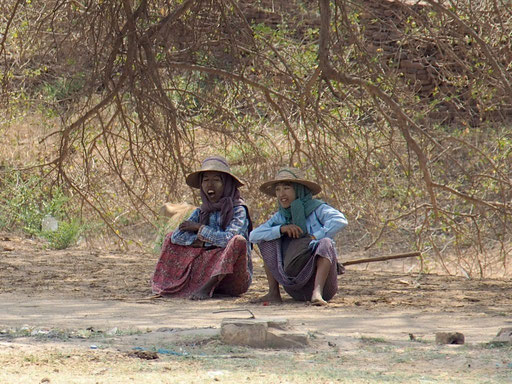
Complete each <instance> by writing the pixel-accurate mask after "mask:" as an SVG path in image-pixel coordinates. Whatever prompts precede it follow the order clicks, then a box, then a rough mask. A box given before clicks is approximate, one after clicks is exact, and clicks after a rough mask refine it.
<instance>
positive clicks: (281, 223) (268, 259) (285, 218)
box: [249, 167, 347, 305]
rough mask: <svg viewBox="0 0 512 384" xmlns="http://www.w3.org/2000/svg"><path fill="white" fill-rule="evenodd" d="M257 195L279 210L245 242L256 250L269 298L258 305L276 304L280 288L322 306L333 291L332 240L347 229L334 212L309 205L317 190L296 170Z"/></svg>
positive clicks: (265, 185) (334, 260)
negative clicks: (264, 196)
mask: <svg viewBox="0 0 512 384" xmlns="http://www.w3.org/2000/svg"><path fill="white" fill-rule="evenodd" d="M260 190H261V191H262V192H263V193H265V194H267V195H269V196H272V197H277V203H278V205H279V210H278V211H277V212H276V213H275V214H274V215H273V216H272V217H271V218H270V219H269V220H268V221H267V222H266V223H264V224H262V225H261V226H259V227H257V228H255V229H254V230H253V231H252V232H251V235H250V238H249V240H250V241H251V242H253V243H256V244H258V247H259V249H260V252H261V255H262V257H263V261H264V263H265V272H266V274H267V280H268V286H269V292H268V293H267V294H266V295H265V296H263V297H261V298H260V299H258V301H274V302H281V293H280V290H279V285H282V286H283V288H284V290H285V291H286V292H287V293H288V294H289V295H290V296H292V297H293V298H294V299H295V300H301V301H311V303H312V304H314V305H326V304H327V301H329V300H330V299H331V298H332V297H333V296H334V295H335V294H336V292H337V291H338V282H337V274H338V273H340V274H341V273H343V267H342V266H341V265H340V264H338V263H337V255H336V249H335V248H334V240H333V237H334V235H335V234H336V233H338V232H339V231H340V230H341V229H342V228H343V227H345V226H346V225H347V219H346V218H345V216H344V215H343V214H342V213H341V212H340V211H338V210H336V209H334V208H333V207H331V206H329V205H328V204H326V203H325V202H323V201H322V200H318V199H313V198H312V196H313V195H316V194H318V193H319V192H320V191H321V190H322V188H321V187H320V186H319V185H318V184H317V183H315V182H313V181H309V180H306V179H305V178H304V177H303V176H302V172H301V171H300V170H299V169H296V168H289V167H285V168H281V169H280V170H279V171H278V173H277V175H276V177H275V178H274V179H273V180H270V181H267V182H265V183H263V184H262V185H261V186H260Z"/></svg>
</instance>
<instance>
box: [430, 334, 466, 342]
mask: <svg viewBox="0 0 512 384" xmlns="http://www.w3.org/2000/svg"><path fill="white" fill-rule="evenodd" d="M436 343H437V344H464V335H463V334H462V333H460V332H437V333H436Z"/></svg>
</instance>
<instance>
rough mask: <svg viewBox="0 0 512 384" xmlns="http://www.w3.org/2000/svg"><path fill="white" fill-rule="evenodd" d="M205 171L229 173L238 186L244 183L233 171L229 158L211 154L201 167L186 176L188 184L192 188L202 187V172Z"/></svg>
mask: <svg viewBox="0 0 512 384" xmlns="http://www.w3.org/2000/svg"><path fill="white" fill-rule="evenodd" d="M203 172H222V173H227V174H228V175H230V176H231V177H232V178H233V180H234V181H235V184H236V185H237V186H238V187H241V186H242V185H244V183H242V182H241V181H240V179H238V177H236V176H235V175H233V174H232V173H231V168H230V167H229V164H228V162H227V160H226V159H225V158H224V157H222V156H218V155H217V156H210V157H207V158H206V159H204V160H203V163H202V164H201V169H199V170H198V171H195V172H192V173H191V174H189V175H188V176H187V177H186V178H185V182H186V183H187V185H189V186H191V187H192V188H201V173H203Z"/></svg>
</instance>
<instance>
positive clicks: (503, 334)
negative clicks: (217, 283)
mask: <svg viewBox="0 0 512 384" xmlns="http://www.w3.org/2000/svg"><path fill="white" fill-rule="evenodd" d="M492 342H493V343H507V344H512V327H507V328H501V329H500V330H499V331H498V334H497V335H496V337H495V338H494V339H492Z"/></svg>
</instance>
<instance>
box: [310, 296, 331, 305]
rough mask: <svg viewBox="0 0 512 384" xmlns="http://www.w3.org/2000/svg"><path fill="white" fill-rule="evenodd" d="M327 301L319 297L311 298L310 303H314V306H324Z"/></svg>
mask: <svg viewBox="0 0 512 384" xmlns="http://www.w3.org/2000/svg"><path fill="white" fill-rule="evenodd" d="M328 304H329V303H327V301H325V300H324V299H322V298H320V299H318V298H317V299H311V305H314V306H316V307H325V306H326V305H328Z"/></svg>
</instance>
